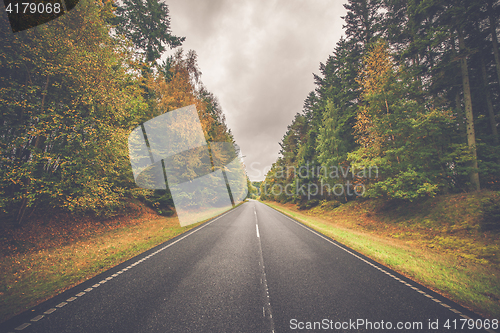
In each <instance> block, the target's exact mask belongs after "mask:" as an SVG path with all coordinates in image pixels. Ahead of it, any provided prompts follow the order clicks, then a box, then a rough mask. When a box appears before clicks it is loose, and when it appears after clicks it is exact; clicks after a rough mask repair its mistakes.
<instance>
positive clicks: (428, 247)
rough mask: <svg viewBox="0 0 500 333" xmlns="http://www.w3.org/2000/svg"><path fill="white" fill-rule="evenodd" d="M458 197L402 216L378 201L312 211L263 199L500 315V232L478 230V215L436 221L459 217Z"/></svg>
mask: <svg viewBox="0 0 500 333" xmlns="http://www.w3.org/2000/svg"><path fill="white" fill-rule="evenodd" d="M456 199H457V197H456V196H450V197H446V198H442V199H440V200H442V201H444V202H438V204H436V205H434V206H433V207H431V208H430V209H429V210H427V211H425V212H424V213H423V211H422V210H421V209H419V207H417V209H413V208H415V207H409V206H406V207H404V209H403V210H404V215H405V216H404V217H402V216H401V214H399V215H397V214H396V215H397V216H396V215H395V213H394V211H393V210H389V211H388V212H386V213H384V210H383V209H382V210H380V209H376V208H374V207H377V206H380V202H374V201H366V202H353V203H349V204H346V205H342V206H340V207H335V208H332V209H329V208H328V207H327V205H328V204H327V205H322V206H318V207H315V208H313V209H310V210H299V209H298V208H297V207H296V206H295V205H292V204H280V203H276V202H269V201H266V202H264V203H265V204H267V205H268V206H270V207H272V208H275V209H277V210H279V211H281V212H282V213H284V214H286V215H288V216H290V217H293V218H294V219H296V220H298V221H300V222H302V223H304V224H305V225H307V226H309V227H311V228H313V229H314V230H317V231H318V232H320V233H322V234H324V235H326V236H328V237H330V238H332V239H334V240H337V241H338V242H340V243H342V244H345V245H347V246H349V247H350V248H352V249H354V250H356V251H358V252H360V253H362V254H364V255H366V256H367V257H370V258H371V259H373V260H375V261H377V262H379V263H381V264H383V265H386V266H388V267H390V268H391V269H393V270H395V271H397V272H399V273H401V274H403V275H405V276H407V277H409V278H411V279H413V280H414V281H416V282H418V283H420V284H422V285H424V286H426V287H428V288H429V289H432V290H434V291H436V292H438V293H440V294H442V295H443V296H445V297H447V298H449V299H451V300H453V301H455V302H457V303H459V304H461V305H462V306H464V307H466V308H469V309H470V310H472V311H474V312H476V313H479V314H481V315H483V316H485V317H487V318H500V282H499V281H500V267H499V263H498V259H499V256H500V242H499V239H500V237H499V235H498V234H495V233H482V232H480V231H478V229H477V228H475V227H474V225H475V224H476V222H477V221H476V220H475V219H474V218H472V217H473V216H475V215H474V214H472V215H471V218H470V219H469V220H468V221H469V223H466V222H464V219H463V217H462V219H461V220H460V221H459V223H458V224H459V225H461V226H462V227H461V228H459V227H458V226H457V225H455V224H453V223H452V224H450V223H443V221H442V220H441V222H440V223H439V226H440V227H437V225H438V224H436V225H434V222H433V220H432V216H438V217H439V218H441V219H443V218H444V217H446V216H448V215H450V214H451V215H456V210H457V207H455V205H454V204H453V205H448V204H447V202H446V201H451V202H454V201H456ZM467 200H471V199H470V198H467ZM448 203H449V202H448ZM448 208H449V209H448ZM419 214H423V217H422V216H420V215H419ZM443 216H444V217H443ZM422 219H423V220H427V222H424V223H422ZM430 225H432V226H434V228H432V227H431V226H430Z"/></svg>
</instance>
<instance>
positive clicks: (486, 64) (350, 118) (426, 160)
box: [260, 0, 500, 207]
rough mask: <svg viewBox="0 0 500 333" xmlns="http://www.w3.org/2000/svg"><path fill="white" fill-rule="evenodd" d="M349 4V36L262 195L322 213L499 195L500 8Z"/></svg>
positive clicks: (458, 3)
mask: <svg viewBox="0 0 500 333" xmlns="http://www.w3.org/2000/svg"><path fill="white" fill-rule="evenodd" d="M344 7H345V8H346V9H347V14H346V15H345V16H343V17H342V18H343V19H344V21H345V22H344V25H343V28H344V34H345V35H344V36H343V37H342V38H341V40H339V42H338V43H337V45H336V47H335V50H334V52H333V54H332V55H330V56H329V57H328V59H326V61H325V62H324V63H321V64H320V67H319V70H320V73H319V74H315V75H314V83H315V85H316V88H315V90H314V91H311V92H310V93H309V95H308V96H307V98H306V99H305V101H304V106H303V110H302V112H300V113H297V114H296V115H295V118H294V119H293V121H292V123H291V124H290V125H289V126H288V129H287V132H286V134H285V135H284V137H283V139H282V141H281V143H280V146H281V151H280V157H279V158H278V159H277V161H276V162H275V163H274V164H273V166H272V169H271V170H270V171H269V172H268V174H267V175H266V179H265V181H264V183H263V184H261V185H260V194H261V198H262V199H264V200H275V201H279V202H282V203H284V202H293V203H297V204H299V205H302V206H307V207H310V206H313V205H316V204H317V203H318V202H320V201H321V200H328V201H329V200H337V201H339V202H347V201H351V200H354V199H356V198H359V197H365V198H384V199H387V200H393V199H394V200H403V201H414V200H417V199H419V198H429V197H434V196H436V195H441V194H448V193H450V194H452V193H459V192H471V191H478V190H480V189H486V190H494V191H495V190H499V189H500V183H499V180H500V173H499V171H500V165H499V161H500V151H499V149H498V148H499V146H498V145H499V134H498V121H499V107H500V95H499V94H500V56H499V49H498V36H497V35H498V19H497V18H498V17H500V14H499V11H500V5H499V4H498V2H497V1H493V0H482V1H469V0H426V1H417V0H411V1H398V0H349V1H348V2H347V3H346V4H345V5H344ZM370 171H371V172H370Z"/></svg>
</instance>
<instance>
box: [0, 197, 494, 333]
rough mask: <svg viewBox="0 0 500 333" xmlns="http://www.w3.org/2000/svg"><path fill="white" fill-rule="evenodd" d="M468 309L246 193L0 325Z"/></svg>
mask: <svg viewBox="0 0 500 333" xmlns="http://www.w3.org/2000/svg"><path fill="white" fill-rule="evenodd" d="M468 318H473V319H478V318H480V317H479V316H477V315H475V314H474V313H471V312H470V311H468V310H466V309H464V308H462V307H460V306H459V305H457V304H455V303H453V302H451V301H449V300H447V299H446V298H443V297H441V296H439V295H437V294H436V293H434V292H432V291H430V290H428V289H426V288H424V287H422V286H420V285H418V284H416V283H414V282H413V281H411V280H408V279H406V278H404V277H403V276H401V275H399V274H397V273H395V272H393V271H391V270H390V269H388V268H386V267H384V266H381V265H379V264H377V263H375V262H373V261H371V260H369V259H367V258H366V257H364V256H362V255H360V254H358V253H356V252H355V251H352V250H350V249H348V248H347V247H344V246H343V245H340V244H338V243H336V242H335V241H332V240H330V239H328V238H326V237H324V236H322V235H320V234H318V233H316V232H315V231H312V230H311V229H309V228H307V227H305V226H303V225H302V224H300V223H298V222H296V221H294V220H292V219H290V218H288V217H286V216H284V215H283V214H281V213H279V212H277V211H275V210H273V209H271V208H269V207H267V206H266V205H264V204H262V203H259V202H257V201H249V202H247V203H245V204H243V205H241V206H239V207H237V208H236V209H233V210H231V211H229V212H227V213H225V214H224V215H222V216H220V217H218V218H216V219H214V220H212V221H210V222H207V223H205V224H203V225H201V226H199V227H197V228H195V229H193V230H191V231H189V232H188V233H186V234H184V235H181V236H178V237H177V238H175V239H173V240H171V241H168V242H166V243H165V244H162V245H160V246H158V247H156V248H154V249H152V250H150V251H147V252H145V253H143V254H142V255H140V256H138V257H136V258H133V259H131V260H129V261H127V262H125V263H123V264H121V265H118V266H116V267H115V268H113V269H111V270H109V271H107V272H105V273H103V274H100V275H99V276H97V277H95V278H93V279H91V280H89V281H87V282H85V283H83V284H81V285H79V286H77V287H75V288H72V289H71V290H68V291H66V292H64V293H63V294H61V295H58V296H56V297H54V298H53V299H51V300H48V301H46V302H44V303H42V304H40V305H38V306H37V307H35V308H33V309H32V310H30V311H27V312H25V313H23V314H21V315H19V316H17V317H15V318H13V319H11V320H9V321H7V322H6V323H4V324H2V325H0V331H1V332H18V331H21V332H57V333H62V332H68V333H77V332H89V333H98V332H103V333H111V332H117V333H127V332H130V333H142V332H162V333H164V332H183V333H184V332H204V333H205V332H231V333H233V332H252V333H253V332H387V331H393V332H457V331H459V332H474V331H477V330H468V329H464V330H460V329H459V328H461V327H462V325H463V323H464V322H466V319H468ZM447 321H448V325H449V327H448V328H446V327H445V324H446V323H447ZM467 323H470V321H469V322H467ZM429 325H431V326H429ZM436 325H437V326H436ZM454 326H456V327H457V328H456V329H455V327H454ZM429 327H431V328H429ZM464 327H465V328H466V327H467V324H466V325H465V326H464ZM434 328H437V329H434ZM481 332H485V330H481ZM489 332H493V330H489Z"/></svg>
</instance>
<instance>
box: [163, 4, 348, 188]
mask: <svg viewBox="0 0 500 333" xmlns="http://www.w3.org/2000/svg"><path fill="white" fill-rule="evenodd" d="M166 3H167V4H168V6H169V10H170V18H171V28H172V33H173V34H174V35H175V36H179V37H186V41H185V42H184V43H183V45H182V47H183V48H184V50H186V51H187V50H190V49H192V50H195V51H196V53H197V54H198V64H199V67H200V69H201V71H202V73H203V74H202V76H201V80H202V81H203V83H204V85H205V86H206V87H207V89H208V90H209V91H211V92H212V93H213V94H214V95H215V96H217V97H218V99H219V101H220V104H221V106H222V110H223V112H224V114H225V115H226V122H227V125H228V126H229V128H230V129H231V131H232V133H233V135H234V137H235V140H236V143H237V144H238V145H239V146H240V148H241V151H242V153H243V155H244V156H245V158H244V161H245V165H246V168H247V174H248V176H249V177H250V179H251V180H263V179H264V176H265V172H266V171H267V170H268V169H269V168H270V166H271V164H272V163H274V162H275V161H276V159H277V157H278V153H279V150H280V146H279V142H280V141H281V139H282V138H283V136H284V134H285V133H286V130H287V126H288V125H290V124H291V122H292V119H293V117H294V116H295V114H296V113H297V112H301V111H302V106H303V103H304V100H305V98H306V97H307V94H308V93H309V92H310V91H312V90H313V89H314V88H315V85H314V79H313V73H316V74H319V64H320V62H325V61H326V59H327V57H328V55H330V54H332V53H333V50H334V48H335V44H336V43H337V41H338V40H339V39H340V37H341V36H342V34H343V31H342V24H343V22H344V21H343V20H342V19H341V16H344V15H345V13H346V11H345V9H344V7H343V6H342V4H343V3H344V1H339V0H274V1H273V0H246V1H242V0H202V1H200V0H166ZM170 53H172V51H171V52H170Z"/></svg>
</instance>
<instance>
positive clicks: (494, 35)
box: [488, 1, 500, 83]
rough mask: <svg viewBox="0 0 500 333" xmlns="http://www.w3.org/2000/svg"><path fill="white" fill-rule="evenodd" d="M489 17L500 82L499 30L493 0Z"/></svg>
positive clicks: (489, 7) (499, 80)
mask: <svg viewBox="0 0 500 333" xmlns="http://www.w3.org/2000/svg"><path fill="white" fill-rule="evenodd" d="M488 18H489V20H490V30H491V40H492V41H493V55H494V56H495V64H496V68H497V75H498V82H499V83H500V55H499V54H498V40H497V31H496V25H495V18H494V17H493V4H492V2H491V1H488Z"/></svg>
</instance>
